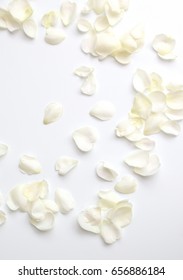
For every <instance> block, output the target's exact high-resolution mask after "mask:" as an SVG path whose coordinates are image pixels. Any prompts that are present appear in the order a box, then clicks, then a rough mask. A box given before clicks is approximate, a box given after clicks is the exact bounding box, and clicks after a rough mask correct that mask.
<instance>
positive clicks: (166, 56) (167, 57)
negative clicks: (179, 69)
mask: <svg viewBox="0 0 183 280" xmlns="http://www.w3.org/2000/svg"><path fill="white" fill-rule="evenodd" d="M158 56H159V57H160V58H162V59H164V60H174V59H176V58H177V55H176V54H175V53H174V52H170V53H167V54H159V53H158Z"/></svg>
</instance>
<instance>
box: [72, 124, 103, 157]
mask: <svg viewBox="0 0 183 280" xmlns="http://www.w3.org/2000/svg"><path fill="white" fill-rule="evenodd" d="M72 137H73V139H74V142H75V143H76V146H77V147H78V149H79V150H81V151H83V152H89V151H91V150H92V149H93V147H94V144H95V143H96V141H97V139H98V132H97V130H96V129H95V128H94V127H91V126H84V127H81V128H79V129H77V130H75V131H74V132H73V135H72Z"/></svg>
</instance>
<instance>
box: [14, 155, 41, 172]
mask: <svg viewBox="0 0 183 280" xmlns="http://www.w3.org/2000/svg"><path fill="white" fill-rule="evenodd" d="M18 167H19V170H20V171H21V172H22V173H24V174H28V175H32V174H39V173H41V172H42V167H41V164H40V162H39V161H38V160H37V158H36V157H33V156H28V155H23V156H22V157H21V158H20V161H19V166H18Z"/></svg>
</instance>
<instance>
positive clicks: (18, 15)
mask: <svg viewBox="0 0 183 280" xmlns="http://www.w3.org/2000/svg"><path fill="white" fill-rule="evenodd" d="M8 10H9V12H10V14H11V15H12V17H13V18H14V19H15V20H17V21H19V22H24V21H25V20H26V19H28V18H30V17H31V15H32V13H33V10H32V8H31V6H30V4H29V2H28V1H27V0H12V1H11V2H10V3H9V4H8Z"/></svg>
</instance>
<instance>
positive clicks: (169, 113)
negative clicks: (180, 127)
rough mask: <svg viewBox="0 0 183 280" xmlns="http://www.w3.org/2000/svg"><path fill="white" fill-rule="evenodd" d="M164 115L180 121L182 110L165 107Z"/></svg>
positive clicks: (182, 117) (182, 114) (182, 116)
mask: <svg viewBox="0 0 183 280" xmlns="http://www.w3.org/2000/svg"><path fill="white" fill-rule="evenodd" d="M165 115H166V116H167V118H169V119H170V120H172V121H181V120H183V110H172V109H170V108H167V109H166V111H165Z"/></svg>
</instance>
